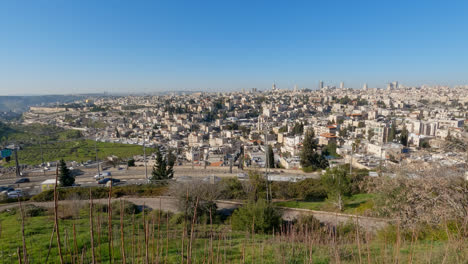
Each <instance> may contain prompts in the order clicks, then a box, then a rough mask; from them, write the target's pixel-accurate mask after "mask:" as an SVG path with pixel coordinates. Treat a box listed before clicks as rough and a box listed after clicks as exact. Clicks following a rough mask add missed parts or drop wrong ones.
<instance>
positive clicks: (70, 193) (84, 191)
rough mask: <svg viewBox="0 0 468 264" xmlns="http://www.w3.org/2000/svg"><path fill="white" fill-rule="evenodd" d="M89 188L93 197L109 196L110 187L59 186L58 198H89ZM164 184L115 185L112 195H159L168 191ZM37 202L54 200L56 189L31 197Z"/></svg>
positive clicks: (115, 196)
mask: <svg viewBox="0 0 468 264" xmlns="http://www.w3.org/2000/svg"><path fill="white" fill-rule="evenodd" d="M89 189H91V193H92V196H93V199H101V198H107V197H109V189H108V188H104V187H91V188H84V187H73V188H59V189H58V199H59V200H71V199H75V200H88V199H89ZM166 189H167V188H166V187H164V186H155V185H151V184H147V185H127V186H115V187H112V197H113V198H119V197H122V196H138V197H141V196H159V195H162V194H163V193H164V192H165V191H166ZM31 200H33V201H36V202H46V201H53V200H54V190H47V191H43V192H41V193H39V194H37V195H35V196H33V197H32V198H31Z"/></svg>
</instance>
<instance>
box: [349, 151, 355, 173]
mask: <svg viewBox="0 0 468 264" xmlns="http://www.w3.org/2000/svg"><path fill="white" fill-rule="evenodd" d="M353 154H354V145H353V144H351V158H350V161H349V175H351V174H353Z"/></svg>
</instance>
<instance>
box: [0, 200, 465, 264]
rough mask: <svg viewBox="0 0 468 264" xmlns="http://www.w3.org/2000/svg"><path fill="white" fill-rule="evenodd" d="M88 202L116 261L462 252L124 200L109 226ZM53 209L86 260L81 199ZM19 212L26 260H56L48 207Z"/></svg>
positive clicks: (12, 255)
mask: <svg viewBox="0 0 468 264" xmlns="http://www.w3.org/2000/svg"><path fill="white" fill-rule="evenodd" d="M94 208H95V210H94V212H93V218H92V220H93V231H94V237H93V238H94V252H95V258H96V263H109V262H110V260H111V259H112V260H113V261H112V262H113V263H123V257H124V256H125V259H126V263H145V259H147V261H148V262H147V263H443V262H445V263H466V260H467V257H468V244H467V241H466V238H463V237H462V238H458V237H455V236H454V237H448V238H447V237H446V238H442V239H436V240H433V239H432V238H431V239H427V240H426V239H422V238H420V237H416V236H411V234H410V235H404V234H402V233H398V232H397V233H395V232H393V233H388V232H383V233H378V234H371V233H366V232H364V231H363V230H359V229H356V228H354V227H353V225H352V224H347V225H344V226H338V227H337V229H335V231H336V232H324V231H321V230H320V229H307V230H305V229H304V227H305V226H290V225H288V226H284V227H283V228H282V229H280V230H276V231H275V234H274V235H273V234H262V233H257V234H254V233H251V232H245V231H234V230H231V226H230V224H229V220H226V221H224V222H220V221H216V222H215V223H213V224H210V222H208V223H206V224H205V223H204V224H196V223H195V224H194V225H192V224H191V223H190V221H188V222H187V225H184V219H183V217H180V215H173V214H167V213H164V212H162V213H161V212H159V211H147V212H146V213H144V214H143V213H142V212H139V211H135V210H137V209H136V208H135V206H134V205H132V204H127V203H126V204H125V205H124V206H123V209H124V210H123V211H122V212H123V214H122V215H120V212H121V209H120V204H119V202H115V203H114V204H113V206H112V208H113V209H112V217H111V219H112V221H111V223H112V225H111V229H110V230H111V232H109V226H108V216H109V215H108V214H107V213H106V212H107V210H106V206H105V205H98V204H95V205H94ZM58 209H59V210H58V212H59V214H58V216H59V219H60V220H59V228H60V240H61V251H62V256H63V259H64V263H92V261H91V258H92V253H91V252H92V247H91V234H90V230H91V228H90V220H89V207H88V205H87V204H82V203H77V204H76V206H74V207H70V206H67V207H59V208H58ZM24 212H25V227H24V234H25V235H24V238H25V247H26V252H27V258H28V260H29V263H60V261H59V254H58V244H57V237H56V234H54V236H52V240H50V238H51V233H52V230H53V226H54V221H53V212H52V211H50V210H44V209H41V208H37V207H29V208H25V210H24ZM121 216H122V221H121V220H120V217H121ZM0 222H1V223H2V235H1V237H0V254H1V255H2V260H1V262H2V263H18V255H17V252H19V253H20V256H24V254H23V246H22V245H23V244H22V232H21V214H20V212H19V210H17V209H16V210H10V211H8V212H3V213H0ZM110 234H111V235H110ZM413 235H414V234H413ZM50 242H51V244H50V245H51V247H50V255H49V257H48V251H49V243H50ZM122 249H123V250H124V251H122ZM123 253H124V254H123ZM189 256H191V257H189ZM189 258H190V259H191V261H187V259H189ZM46 259H47V261H46ZM428 261H429V262H428ZM23 263H24V262H23Z"/></svg>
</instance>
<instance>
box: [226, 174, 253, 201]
mask: <svg viewBox="0 0 468 264" xmlns="http://www.w3.org/2000/svg"><path fill="white" fill-rule="evenodd" d="M220 185H221V186H222V187H221V189H222V191H221V198H223V199H245V197H246V196H247V194H246V193H245V191H244V187H243V186H242V182H241V181H239V179H237V178H225V179H222V181H221V183H220Z"/></svg>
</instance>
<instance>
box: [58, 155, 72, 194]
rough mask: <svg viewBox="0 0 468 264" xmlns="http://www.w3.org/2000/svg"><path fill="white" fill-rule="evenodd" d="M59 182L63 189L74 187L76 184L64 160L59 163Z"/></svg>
mask: <svg viewBox="0 0 468 264" xmlns="http://www.w3.org/2000/svg"><path fill="white" fill-rule="evenodd" d="M59 181H60V186H61V187H66V186H72V185H73V184H74V183H75V177H74V176H73V175H72V174H71V171H70V169H68V168H67V163H65V161H64V160H63V159H61V160H60V162H59Z"/></svg>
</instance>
